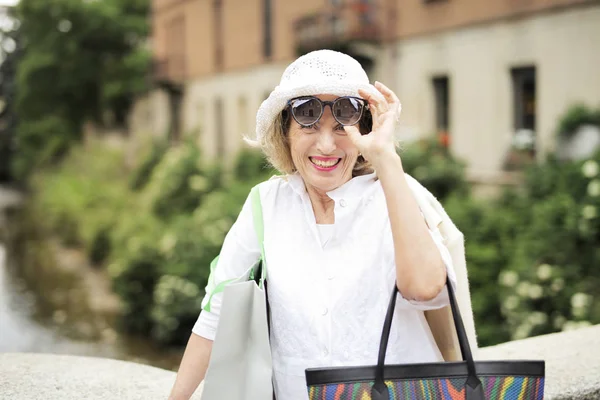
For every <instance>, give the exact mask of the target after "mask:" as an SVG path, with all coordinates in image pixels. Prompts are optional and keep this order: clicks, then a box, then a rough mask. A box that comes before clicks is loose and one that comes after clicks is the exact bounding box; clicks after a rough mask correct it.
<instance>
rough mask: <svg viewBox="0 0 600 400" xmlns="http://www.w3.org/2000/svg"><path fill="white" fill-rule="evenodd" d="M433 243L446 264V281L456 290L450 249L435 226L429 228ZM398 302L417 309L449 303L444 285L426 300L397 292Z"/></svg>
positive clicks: (437, 306) (429, 308)
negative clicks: (431, 297) (403, 295)
mask: <svg viewBox="0 0 600 400" xmlns="http://www.w3.org/2000/svg"><path fill="white" fill-rule="evenodd" d="M429 233H430V234H431V237H432V238H433V241H434V242H435V245H436V246H437V248H438V250H439V252H440V255H441V256H442V261H443V262H444V264H445V266H446V274H447V275H448V281H449V282H450V284H451V285H452V288H453V289H454V291H455V292H456V273H455V272H454V265H453V263H452V256H451V255H450V251H449V250H448V248H447V247H446V245H445V244H444V238H443V237H442V234H441V233H440V231H439V229H437V228H435V229H434V230H431V229H430V230H429ZM398 299H399V304H400V305H404V306H406V307H407V308H411V309H417V310H422V311H426V310H435V309H438V308H443V307H445V306H447V305H449V304H450V298H449V297H448V288H447V287H444V289H442V291H441V292H440V293H439V294H438V295H437V296H436V297H435V298H434V299H431V300H428V301H415V300H408V299H406V298H404V297H402V294H401V293H398Z"/></svg>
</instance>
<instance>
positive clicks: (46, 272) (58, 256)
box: [0, 187, 182, 370]
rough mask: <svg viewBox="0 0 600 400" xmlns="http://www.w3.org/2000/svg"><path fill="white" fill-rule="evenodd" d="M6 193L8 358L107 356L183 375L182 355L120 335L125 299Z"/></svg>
mask: <svg viewBox="0 0 600 400" xmlns="http://www.w3.org/2000/svg"><path fill="white" fill-rule="evenodd" d="M18 199H19V196H18V193H16V192H14V191H10V190H7V189H6V188H2V187H0V352H37V353H54V354H72V355H84V356H93V357H106V358H114V359H120V360H128V361H134V362H138V363H143V364H148V365H153V366H157V367H160V368H165V369H171V370H175V369H176V368H177V365H178V363H179V360H180V359H181V354H182V350H181V349H164V348H160V347H158V346H157V345H155V344H153V343H152V342H151V341H149V340H148V339H146V338H143V337H133V336H129V335H124V334H121V333H119V331H118V325H117V324H118V318H117V316H118V311H119V307H120V305H119V300H118V298H117V297H116V296H115V295H114V294H112V293H111V291H110V282H109V279H108V277H107V276H106V274H105V272H104V271H103V270H101V269H97V268H94V267H92V266H90V265H88V263H87V260H86V258H85V256H84V255H83V253H82V252H80V251H78V250H73V249H66V248H64V247H62V246H60V245H59V244H58V243H57V242H56V241H55V240H53V239H52V238H50V237H48V236H45V234H44V232H41V231H40V230H39V229H37V227H36V224H35V222H34V221H30V219H29V218H27V216H26V215H25V214H24V209H23V208H22V207H21V206H20V204H22V203H21V200H18Z"/></svg>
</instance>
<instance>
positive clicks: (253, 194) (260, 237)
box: [250, 185, 267, 286]
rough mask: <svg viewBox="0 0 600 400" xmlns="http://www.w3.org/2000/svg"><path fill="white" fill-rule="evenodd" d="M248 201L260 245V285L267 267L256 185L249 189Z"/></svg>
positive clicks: (262, 223)
mask: <svg viewBox="0 0 600 400" xmlns="http://www.w3.org/2000/svg"><path fill="white" fill-rule="evenodd" d="M250 201H251V203H252V217H253V218H254V230H255V232H256V237H257V239H258V244H259V246H260V262H259V263H258V264H257V266H262V268H260V286H262V282H263V281H264V280H265V278H266V275H267V271H266V269H267V268H266V259H265V246H264V238H265V229H264V222H263V212H262V203H261V200H260V190H259V189H258V185H256V186H254V187H253V188H252V190H251V191H250ZM254 272H255V271H252V277H251V278H253V276H254Z"/></svg>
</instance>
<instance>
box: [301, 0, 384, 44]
mask: <svg viewBox="0 0 600 400" xmlns="http://www.w3.org/2000/svg"><path fill="white" fill-rule="evenodd" d="M384 18H385V15H384V12H383V8H382V7H381V5H379V4H377V3H363V2H359V1H355V2H350V3H347V4H344V5H342V6H338V7H330V8H327V9H324V10H322V11H320V12H317V13H315V14H311V15H307V16H304V17H302V18H299V19H297V20H296V21H295V22H294V30H295V39H296V49H297V51H298V52H300V53H304V52H308V51H312V50H315V49H318V48H324V47H329V48H332V47H340V46H344V45H347V44H350V43H352V42H370V43H378V42H380V41H381V40H383V38H384V35H385V26H386V24H385V20H384Z"/></svg>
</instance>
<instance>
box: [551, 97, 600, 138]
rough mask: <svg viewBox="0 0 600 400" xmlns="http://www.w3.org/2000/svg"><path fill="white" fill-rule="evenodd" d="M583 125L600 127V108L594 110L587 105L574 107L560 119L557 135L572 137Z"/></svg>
mask: <svg viewBox="0 0 600 400" xmlns="http://www.w3.org/2000/svg"><path fill="white" fill-rule="evenodd" d="M582 125H596V126H598V127H600V108H598V109H596V110H594V109H591V108H590V107H588V106H586V105H585V104H575V105H573V106H572V107H570V108H569V109H568V110H567V111H566V112H565V114H563V116H562V117H560V120H559V123H558V129H557V134H558V135H561V136H570V135H572V134H573V133H575V132H576V131H577V129H578V128H579V127H580V126H582Z"/></svg>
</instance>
